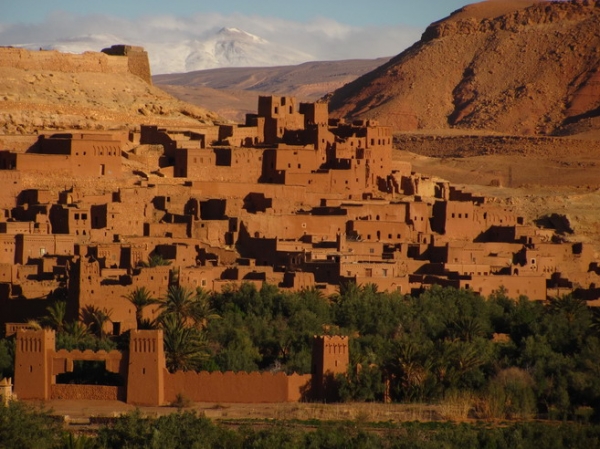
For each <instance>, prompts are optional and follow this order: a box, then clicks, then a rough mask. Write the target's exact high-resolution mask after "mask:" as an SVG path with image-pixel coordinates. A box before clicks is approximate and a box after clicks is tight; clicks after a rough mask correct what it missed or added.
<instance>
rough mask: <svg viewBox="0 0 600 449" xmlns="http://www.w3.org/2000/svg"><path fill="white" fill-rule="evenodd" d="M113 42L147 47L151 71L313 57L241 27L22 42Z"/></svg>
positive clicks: (94, 46)
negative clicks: (167, 35) (164, 35)
mask: <svg viewBox="0 0 600 449" xmlns="http://www.w3.org/2000/svg"><path fill="white" fill-rule="evenodd" d="M114 44H131V45H141V46H142V47H144V48H145V49H146V51H148V56H149V58H150V66H151V70H152V74H154V75H156V74H161V73H181V72H190V71H194V70H205V69H213V68H219V67H268V66H281V65H293V64H299V63H302V62H306V61H310V60H314V57H312V56H311V55H309V54H307V53H304V52H301V51H298V50H295V49H293V48H288V47H284V46H281V45H278V44H275V43H273V42H269V41H267V40H265V39H262V38H260V37H258V36H255V35H253V34H250V33H247V32H245V31H243V30H240V29H238V28H221V29H220V30H218V31H217V32H216V33H212V34H209V35H207V36H202V37H198V38H195V39H187V40H182V41H179V42H164V41H152V42H129V41H128V40H127V39H123V38H122V37H118V36H115V35H110V34H106V35H104V34H95V35H85V36H77V37H70V38H66V39H61V40H57V41H54V42H45V43H30V44H24V45H21V46H22V47H25V48H29V49H37V48H43V49H45V50H59V51H62V52H69V53H82V52H84V51H100V50H101V49H102V48H105V47H110V46H111V45H114Z"/></svg>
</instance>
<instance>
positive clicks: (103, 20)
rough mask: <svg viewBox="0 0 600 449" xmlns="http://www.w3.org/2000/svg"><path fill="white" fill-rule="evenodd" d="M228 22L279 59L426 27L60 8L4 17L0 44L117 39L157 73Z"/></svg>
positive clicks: (358, 46)
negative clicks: (26, 18) (41, 15)
mask: <svg viewBox="0 0 600 449" xmlns="http://www.w3.org/2000/svg"><path fill="white" fill-rule="evenodd" d="M223 27H230V28H238V29H241V30H244V31H247V32H249V33H251V34H254V35H256V36H259V37H261V38H263V39H264V40H266V41H268V42H270V45H271V46H270V47H269V49H268V50H267V47H263V50H262V51H264V52H267V53H268V52H269V51H276V53H277V55H276V56H274V59H275V60H274V61H273V64H274V65H275V64H277V63H278V61H279V64H281V63H296V62H305V61H308V60H335V59H350V58H376V57H381V56H392V55H396V54H398V53H400V52H401V51H402V50H404V49H405V48H406V47H408V46H409V45H411V44H412V43H413V42H415V41H416V40H418V38H419V37H420V33H421V31H422V30H421V29H420V28H414V27H407V26H397V27H392V26H389V27H355V26H349V25H346V24H342V23H339V22H336V21H335V20H332V19H328V18H324V17H317V18H314V19H313V20H311V21H310V22H295V21H290V20H284V19H280V18H273V17H264V16H244V15H240V14H232V15H222V14H218V13H212V14H202V15H195V16H190V17H176V16H172V15H165V16H147V17H142V18H139V19H137V20H127V19H122V18H118V17H114V16H107V15H89V16H76V15H73V14H70V13H65V12H55V13H53V14H51V15H50V16H48V17H47V18H46V20H44V21H43V22H40V23H36V24H8V23H0V45H15V46H27V47H29V48H38V47H43V48H57V49H60V50H62V51H72V52H82V51H86V50H89V51H99V50H101V49H102V48H103V47H106V46H110V45H113V44H131V45H141V46H143V47H145V48H146V49H147V50H148V52H149V55H150V61H151V65H152V70H153V73H164V72H177V71H186V70H190V67H189V66H186V60H188V57H189V56H190V55H191V54H192V53H194V52H195V53H194V54H196V55H197V54H198V52H199V51H204V50H199V49H201V48H202V49H205V48H206V41H207V40H210V39H214V34H215V33H216V32H217V31H218V30H219V29H221V28H223ZM275 49H276V50H275ZM255 54H257V52H255ZM268 56H269V55H268V54H265V55H263V58H262V59H261V62H260V63H261V65H264V64H266V63H268V62H269V57H268ZM192 59H193V58H192ZM205 59H206V58H205ZM195 60H196V61H197V58H196V59H195ZM241 60H242V59H240V61H241ZM225 63H226V62H223V61H221V62H217V63H216V64H225ZM238 63H241V62H239V61H238Z"/></svg>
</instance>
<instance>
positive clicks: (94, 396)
mask: <svg viewBox="0 0 600 449" xmlns="http://www.w3.org/2000/svg"><path fill="white" fill-rule="evenodd" d="M124 397H125V389H124V388H123V387H109V386H106V385H67V384H58V385H52V386H51V387H50V398H51V399H66V400H98V401H118V400H123V398H124Z"/></svg>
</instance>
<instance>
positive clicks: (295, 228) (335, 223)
mask: <svg viewBox="0 0 600 449" xmlns="http://www.w3.org/2000/svg"><path fill="white" fill-rule="evenodd" d="M279 218H280V219H278V220H274V219H273V217H271V216H269V215H258V214H257V215H247V216H245V217H244V219H243V224H244V227H245V229H246V232H247V233H248V235H249V236H251V237H256V238H262V237H265V236H276V237H277V238H279V239H283V240H290V239H300V238H301V237H303V236H304V235H311V236H313V237H316V240H317V241H318V240H327V241H335V240H336V236H337V234H339V233H341V232H343V231H344V229H345V228H346V217H344V216H327V215H323V216H319V215H289V216H282V217H279Z"/></svg>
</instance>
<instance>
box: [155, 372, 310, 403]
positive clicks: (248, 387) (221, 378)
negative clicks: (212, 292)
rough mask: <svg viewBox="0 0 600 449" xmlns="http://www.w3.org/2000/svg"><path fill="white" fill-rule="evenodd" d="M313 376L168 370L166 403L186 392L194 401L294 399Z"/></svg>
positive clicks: (299, 396) (280, 400)
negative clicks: (173, 371)
mask: <svg viewBox="0 0 600 449" xmlns="http://www.w3.org/2000/svg"><path fill="white" fill-rule="evenodd" d="M310 379H311V376H310V375H298V374H292V375H290V376H287V375H285V374H284V373H277V374H271V373H258V372H252V373H245V372H239V373H234V372H231V371H227V372H225V373H221V372H214V373H208V372H200V373H195V372H191V371H188V372H182V371H178V372H176V373H173V374H171V373H169V372H168V371H167V370H165V402H167V403H169V402H173V401H175V399H176V396H177V394H183V395H184V396H186V397H188V398H189V399H191V400H192V401H195V402H241V403H261V402H295V401H298V400H300V398H301V392H300V390H301V387H303V386H305V385H307V384H308V383H309V382H310Z"/></svg>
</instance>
